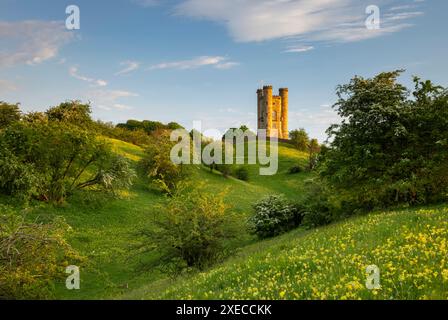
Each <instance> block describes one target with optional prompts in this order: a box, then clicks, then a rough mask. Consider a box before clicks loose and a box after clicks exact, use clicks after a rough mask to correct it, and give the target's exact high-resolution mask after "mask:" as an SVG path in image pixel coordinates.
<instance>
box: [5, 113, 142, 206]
mask: <svg viewBox="0 0 448 320" xmlns="http://www.w3.org/2000/svg"><path fill="white" fill-rule="evenodd" d="M0 147H1V148H2V149H3V150H4V151H3V152H2V153H1V154H0V174H1V178H2V179H1V181H2V183H1V184H0V190H1V191H2V192H3V193H7V194H12V195H16V194H21V193H23V194H27V195H29V196H34V197H37V198H39V199H41V200H45V201H52V202H57V203H61V202H63V201H64V200H65V198H66V197H67V195H70V194H71V193H73V191H75V190H76V189H84V188H97V189H101V190H103V191H112V192H115V191H116V188H124V189H126V188H128V187H129V185H130V179H132V176H133V175H134V172H133V170H132V169H131V168H130V167H129V166H125V165H124V164H123V161H124V160H122V159H117V157H118V156H117V155H115V154H114V153H113V152H112V151H111V150H110V147H109V145H108V144H107V143H105V141H103V140H100V139H98V137H97V136H96V134H95V133H93V132H90V131H86V130H84V129H82V128H80V127H78V126H76V125H71V124H69V123H64V122H60V121H51V122H48V123H46V122H17V123H15V124H13V125H10V126H9V127H8V128H7V129H6V130H5V131H4V132H2V133H1V134H0Z"/></svg>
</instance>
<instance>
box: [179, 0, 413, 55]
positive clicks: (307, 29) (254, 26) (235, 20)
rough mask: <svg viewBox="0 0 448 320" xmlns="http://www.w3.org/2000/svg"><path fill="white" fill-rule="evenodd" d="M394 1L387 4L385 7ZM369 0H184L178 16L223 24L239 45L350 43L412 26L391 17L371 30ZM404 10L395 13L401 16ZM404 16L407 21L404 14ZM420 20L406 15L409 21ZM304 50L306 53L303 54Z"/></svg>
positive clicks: (388, 0)
mask: <svg viewBox="0 0 448 320" xmlns="http://www.w3.org/2000/svg"><path fill="white" fill-rule="evenodd" d="M388 2H391V0H384V1H383V3H384V6H382V7H385V4H387V3H388ZM370 4H371V3H370V1H367V0H362V1H359V0H226V1H209V0H184V1H183V2H182V3H181V4H179V5H177V6H176V8H175V12H176V14H178V15H182V16H187V17H192V18H197V19H207V20H211V21H216V22H219V23H221V24H223V25H224V26H225V27H226V28H227V30H228V31H229V33H230V35H231V37H232V38H233V39H234V40H235V41H237V42H256V41H267V40H274V39H283V38H291V37H292V38H296V40H297V43H298V44H302V45H303V43H304V42H310V41H323V42H351V41H360V40H364V39H370V38H374V37H378V36H382V35H385V34H389V33H393V32H398V31H400V30H402V29H404V28H408V27H410V26H411V24H403V23H400V21H399V20H402V19H398V18H391V17H386V18H384V19H383V20H384V21H383V23H382V26H381V29H380V30H368V29H367V28H366V26H365V21H366V19H367V17H368V15H366V14H365V10H366V7H367V6H368V5H370ZM399 11H400V10H399V8H398V9H397V8H395V12H397V13H398V14H399ZM399 17H404V16H403V15H402V16H399ZM412 17H415V15H413V16H410V15H408V16H406V19H409V18H412ZM299 52H301V51H299Z"/></svg>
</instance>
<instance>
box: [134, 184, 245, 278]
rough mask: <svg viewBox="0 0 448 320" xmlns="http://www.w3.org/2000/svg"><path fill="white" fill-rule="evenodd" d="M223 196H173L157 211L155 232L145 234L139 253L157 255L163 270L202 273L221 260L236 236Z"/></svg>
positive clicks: (189, 194) (205, 194)
mask: <svg viewBox="0 0 448 320" xmlns="http://www.w3.org/2000/svg"><path fill="white" fill-rule="evenodd" d="M228 209H229V208H228V206H227V205H226V204H225V203H224V194H218V195H214V194H209V193H204V192H201V190H199V189H196V190H193V191H190V192H187V193H183V194H176V195H175V196H174V197H173V198H170V199H169V200H168V201H167V203H166V205H164V206H163V207H160V220H159V221H158V222H157V229H156V230H144V231H143V232H142V233H141V234H142V236H143V239H144V241H143V243H142V245H141V246H140V248H139V249H140V250H142V251H148V250H149V251H152V252H156V253H158V254H160V256H161V258H160V260H158V263H161V265H162V266H163V267H164V268H165V269H169V270H173V269H174V271H179V270H181V269H184V268H189V267H190V268H191V267H194V268H199V269H203V268H204V267H207V266H209V265H211V264H212V263H213V262H216V261H217V260H218V259H219V258H222V257H223V256H224V255H225V252H226V249H227V247H226V242H227V241H228V240H229V239H232V238H234V237H235V236H236V228H235V226H236V224H235V221H236V220H235V219H234V215H233V214H232V213H230V212H229V211H228Z"/></svg>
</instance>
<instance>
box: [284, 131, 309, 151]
mask: <svg viewBox="0 0 448 320" xmlns="http://www.w3.org/2000/svg"><path fill="white" fill-rule="evenodd" d="M289 137H290V140H291V141H292V142H293V143H294V145H295V146H296V148H297V149H298V150H300V151H307V150H308V145H309V143H310V138H309V136H308V133H307V132H306V131H305V129H298V130H297V129H296V130H292V131H291V132H290V133H289Z"/></svg>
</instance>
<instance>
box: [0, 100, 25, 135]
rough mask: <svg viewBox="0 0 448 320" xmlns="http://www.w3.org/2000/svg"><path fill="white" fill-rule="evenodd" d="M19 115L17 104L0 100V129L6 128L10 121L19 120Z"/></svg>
mask: <svg viewBox="0 0 448 320" xmlns="http://www.w3.org/2000/svg"><path fill="white" fill-rule="evenodd" d="M20 117H21V115H20V109H19V105H18V104H9V103H6V102H3V101H0V129H3V128H6V127H7V126H8V125H10V124H11V123H13V122H16V121H19V120H20Z"/></svg>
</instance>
